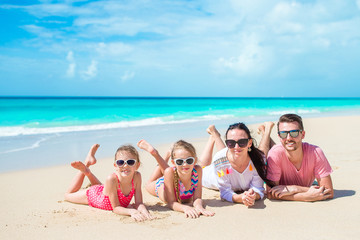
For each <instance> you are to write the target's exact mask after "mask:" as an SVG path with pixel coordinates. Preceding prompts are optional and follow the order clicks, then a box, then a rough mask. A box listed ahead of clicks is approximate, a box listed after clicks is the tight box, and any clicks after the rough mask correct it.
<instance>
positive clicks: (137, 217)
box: [130, 209, 146, 222]
mask: <svg viewBox="0 0 360 240" xmlns="http://www.w3.org/2000/svg"><path fill="white" fill-rule="evenodd" d="M130 216H131V217H132V218H133V219H135V221H137V222H142V221H145V220H146V217H145V216H144V215H143V214H142V213H141V212H139V211H138V210H135V209H133V211H131V214H130Z"/></svg>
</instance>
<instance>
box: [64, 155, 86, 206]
mask: <svg viewBox="0 0 360 240" xmlns="http://www.w3.org/2000/svg"><path fill="white" fill-rule="evenodd" d="M71 166H72V167H74V168H76V169H78V170H79V171H80V172H81V174H82V175H83V176H85V175H89V174H90V173H91V172H90V169H89V168H88V167H87V166H85V164H84V163H82V162H80V161H77V162H72V163H71ZM83 181H84V177H81V176H80V174H77V175H76V176H75V178H74V180H73V182H72V184H71V185H70V188H69V189H68V191H67V192H66V193H65V196H64V197H65V200H66V201H69V202H72V203H80V204H87V203H88V200H87V196H86V190H85V189H80V188H81V186H82V184H83Z"/></svg>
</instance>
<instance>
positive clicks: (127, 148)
mask: <svg viewBox="0 0 360 240" xmlns="http://www.w3.org/2000/svg"><path fill="white" fill-rule="evenodd" d="M119 152H128V153H130V154H131V155H133V156H135V160H136V161H138V162H139V163H140V158H139V153H138V151H137V150H136V148H134V147H133V146H131V145H122V146H120V147H119V148H118V149H117V150H116V152H115V161H116V160H117V159H116V155H117V154H118V153H119Z"/></svg>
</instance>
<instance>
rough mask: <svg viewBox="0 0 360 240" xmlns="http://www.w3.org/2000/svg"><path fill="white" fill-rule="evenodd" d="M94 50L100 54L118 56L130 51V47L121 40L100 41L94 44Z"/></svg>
mask: <svg viewBox="0 0 360 240" xmlns="http://www.w3.org/2000/svg"><path fill="white" fill-rule="evenodd" d="M96 51H97V52H98V53H99V54H100V55H102V56H118V55H123V54H126V53H129V52H131V51H132V47H131V46H130V45H127V44H124V43H122V42H110V43H104V42H101V43H99V44H98V45H97V46H96Z"/></svg>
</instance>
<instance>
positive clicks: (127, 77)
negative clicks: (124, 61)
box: [121, 71, 135, 82]
mask: <svg viewBox="0 0 360 240" xmlns="http://www.w3.org/2000/svg"><path fill="white" fill-rule="evenodd" d="M134 77H135V73H134V72H129V71H126V72H125V73H124V75H123V76H121V81H122V82H126V81H128V80H130V79H132V78H134Z"/></svg>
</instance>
